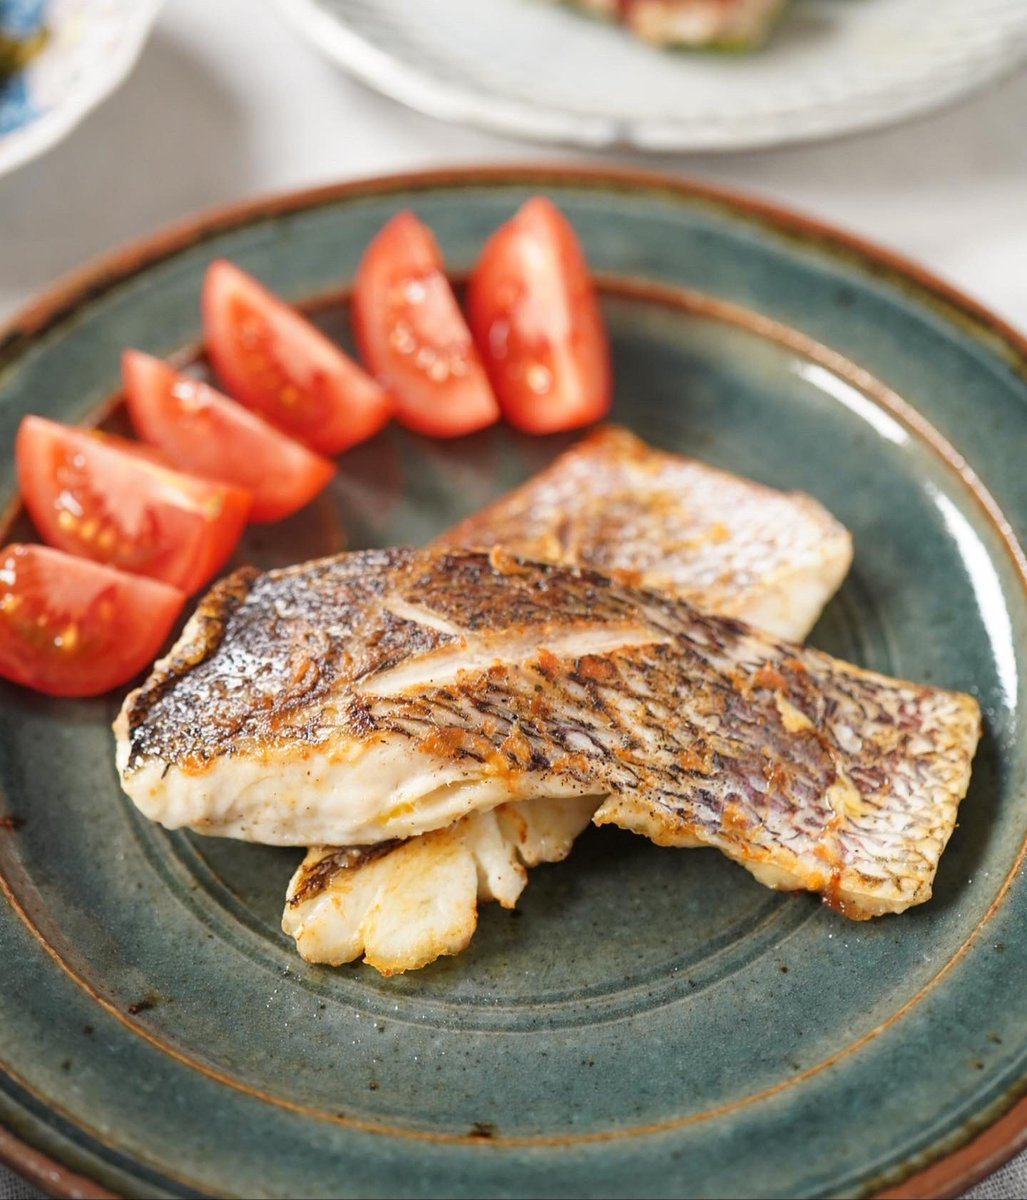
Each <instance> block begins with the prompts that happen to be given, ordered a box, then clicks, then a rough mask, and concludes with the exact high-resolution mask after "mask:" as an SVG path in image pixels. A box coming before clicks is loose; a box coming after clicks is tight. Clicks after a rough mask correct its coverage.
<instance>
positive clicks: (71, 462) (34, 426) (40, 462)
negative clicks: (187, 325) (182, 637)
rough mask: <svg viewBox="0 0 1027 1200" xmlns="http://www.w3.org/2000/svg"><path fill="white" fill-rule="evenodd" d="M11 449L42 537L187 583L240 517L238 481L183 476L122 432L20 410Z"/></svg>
mask: <svg viewBox="0 0 1027 1200" xmlns="http://www.w3.org/2000/svg"><path fill="white" fill-rule="evenodd" d="M15 452H16V456H17V461H18V480H19V482H20V484H21V494H22V499H23V500H24V501H25V507H26V508H27V509H28V511H29V516H30V517H31V518H32V520H33V522H34V523H35V526H36V528H37V529H38V530H39V532H40V534H41V535H42V537H43V540H44V541H46V542H48V543H49V544H50V545H51V546H56V547H57V548H58V549H60V550H67V551H68V552H69V553H70V554H78V555H81V556H82V557H83V558H91V559H95V560H96V561H97V562H104V563H109V564H110V565H111V566H114V567H117V568H119V569H120V570H123V571H129V572H131V573H132V574H133V575H149V576H151V577H152V578H154V579H162V580H163V581H164V582H165V583H170V584H172V585H173V586H175V587H178V588H181V589H182V590H183V591H185V592H192V591H195V590H196V589H197V588H199V587H201V586H202V585H203V584H204V583H206V582H207V581H208V580H209V579H210V578H211V577H212V576H213V575H214V574H215V573H216V572H217V571H218V570H219V569H220V568H221V567H222V566H223V565H224V563H225V561H226V560H227V558H228V557H229V555H230V554H231V553H232V551H233V550H234V549H235V545H236V543H237V542H238V540H239V535H240V534H241V533H242V530H243V527H244V526H245V524H246V517H247V514H248V513H249V509H250V494H249V492H247V491H246V490H245V489H243V488H238V487H233V486H231V485H229V484H224V483H212V482H210V481H208V480H206V479H196V478H195V477H193V476H192V475H183V474H182V473H181V472H180V471H174V470H172V469H171V468H170V467H167V466H163V465H162V464H161V463H160V462H158V461H156V457H157V456H156V455H155V454H154V452H153V451H152V450H150V449H148V448H147V447H144V446H136V445H135V443H133V442H128V441H125V440H124V439H123V438H116V437H111V436H110V435H108V434H102V433H96V432H93V431H91V430H87V429H74V428H71V427H70V426H67V425H59V424H58V423H57V422H56V421H46V420H44V419H43V418H42V417H26V418H25V419H24V420H23V421H22V423H21V427H20V428H19V430H18V438H17V443H16V449H15Z"/></svg>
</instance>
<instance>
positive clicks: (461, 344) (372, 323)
mask: <svg viewBox="0 0 1027 1200" xmlns="http://www.w3.org/2000/svg"><path fill="white" fill-rule="evenodd" d="M353 324H354V329H355V331H356V335H357V344H358V345H359V346H360V353H361V354H362V355H363V357H364V361H365V362H366V363H367V364H368V366H370V368H371V370H372V371H374V373H375V375H377V377H378V378H379V380H381V382H382V383H383V384H384V385H385V386H386V387H387V388H388V389H389V391H390V392H391V393H392V395H393V397H394V398H395V401H396V416H397V418H398V420H399V421H401V422H402V423H403V424H404V425H406V426H407V427H408V428H410V429H414V430H416V431H417V432H418V433H426V434H428V435H429V436H431V437H457V436H459V435H460V434H462V433H471V432H473V431H474V430H475V429H484V428H485V426H486V425H491V424H492V423H493V422H494V421H497V420H498V419H499V406H498V405H497V404H496V398H495V396H493V394H492V388H491V387H490V386H489V381H488V378H487V377H486V375H485V371H484V368H483V367H482V365H481V359H480V358H479V356H478V352H477V350H476V349H475V348H474V342H473V341H472V340H471V334H470V331H469V330H468V328H467V322H466V321H465V320H464V318H463V316H462V315H461V312H460V309H459V308H458V307H457V302H456V299H455V297H454V296H453V289H452V288H451V287H450V286H449V281H448V280H447V279H446V276H445V275H444V274H443V271H442V255H441V254H440V252H439V248H438V245H437V244H436V242H435V238H434V237H432V233H431V230H430V229H428V227H427V226H426V225H422V224H421V222H420V221H418V219H417V218H416V217H415V216H414V214H413V213H409V212H404V213H400V214H399V215H398V216H395V217H393V218H392V220H391V221H390V222H389V223H388V225H386V226H385V228H384V229H383V230H382V231H381V233H379V234H378V236H377V237H376V238H375V239H374V241H373V242H372V243H371V244H370V246H368V248H367V250H366V251H365V253H364V257H363V259H362V260H361V263H360V269H359V270H358V271H357V280H356V287H355V288H354V292H353Z"/></svg>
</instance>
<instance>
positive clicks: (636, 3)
mask: <svg viewBox="0 0 1027 1200" xmlns="http://www.w3.org/2000/svg"><path fill="white" fill-rule="evenodd" d="M569 3H571V4H572V5H574V6H576V7H577V8H581V9H584V10H585V11H586V12H590V13H594V14H595V15H597V16H600V17H606V18H609V19H611V20H614V21H619V22H620V23H621V24H622V25H623V26H624V27H625V28H627V29H629V30H631V32H632V33H634V34H637V35H638V36H639V37H641V38H644V39H645V40H646V41H648V42H655V43H656V44H657V45H661V46H680V47H684V48H689V49H710V50H751V49H752V48H753V47H755V46H758V45H760V44H761V43H762V42H764V41H765V40H766V38H767V36H768V34H769V33H770V31H771V29H772V28H773V26H774V23H775V22H776V20H777V18H778V17H779V15H780V14H781V12H782V11H783V9H784V7H785V4H786V3H787V0H569Z"/></svg>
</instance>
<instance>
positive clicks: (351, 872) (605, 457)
mask: <svg viewBox="0 0 1027 1200" xmlns="http://www.w3.org/2000/svg"><path fill="white" fill-rule="evenodd" d="M434 544H435V545H436V546H453V547H460V546H465V547H474V546H478V547H481V548H485V549H490V548H491V547H492V546H494V545H502V546H503V547H504V548H505V549H507V550H508V551H510V552H511V553H514V554H520V555H523V556H524V557H526V558H535V559H544V560H550V561H556V562H563V563H567V564H569V565H571V566H588V565H592V566H596V567H598V568H600V569H602V570H604V571H606V572H607V573H611V574H613V575H616V576H617V577H618V578H621V579H623V580H625V581H628V582H638V583H641V584H643V585H644V586H646V587H654V588H658V589H660V590H664V591H668V592H670V593H672V594H675V595H680V596H683V597H685V598H686V599H690V600H692V602H693V603H695V604H696V605H697V606H698V607H699V608H705V609H709V610H710V611H713V612H723V613H725V614H727V615H735V616H741V617H743V618H746V619H748V620H750V621H751V622H752V623H754V624H757V625H762V626H763V627H765V628H769V629H770V630H771V632H774V633H779V634H781V636H783V637H791V638H794V639H795V640H802V639H803V638H804V637H805V636H806V634H807V632H808V630H809V628H810V627H811V626H812V625H813V623H814V622H815V621H816V619H817V617H818V616H819V615H820V611H821V609H822V608H823V606H824V604H825V603H826V602H827V600H828V599H829V598H830V597H831V595H832V594H833V592H834V591H835V589H836V588H837V586H838V585H839V583H840V582H841V581H842V579H843V578H844V576H845V574H846V572H847V570H848V567H849V564H850V562H851V559H852V540H851V538H850V536H849V534H848V531H847V530H846V529H845V528H844V527H843V526H842V525H840V524H839V523H838V522H837V521H836V520H835V519H834V518H833V517H832V516H831V514H830V513H828V512H827V511H826V510H825V509H824V508H823V507H822V506H821V505H820V504H818V503H817V502H816V501H815V500H813V499H812V498H811V497H809V496H805V495H802V494H798V493H792V494H785V493H782V492H777V491H774V490H772V489H770V488H767V487H763V486H762V485H760V484H758V483H753V482H751V481H749V480H746V479H740V478H738V477H737V476H734V475H730V474H728V473H727V472H724V471H719V470H717V469H716V468H714V467H709V466H706V465H705V464H703V463H701V462H697V461H695V460H692V459H687V458H682V457H680V456H677V455H673V454H668V453H665V452H663V451H659V450H654V449H653V448H652V447H650V446H647V445H646V444H645V442H643V441H641V440H640V439H639V438H637V437H635V436H634V435H633V434H631V433H629V432H628V431H627V430H626V429H623V428H621V427H619V426H612V425H611V426H607V427H605V428H602V429H600V430H597V431H596V432H594V433H592V434H590V435H589V436H588V437H586V438H584V439H583V440H582V441H581V442H579V443H577V444H576V445H575V446H574V447H572V448H571V449H570V450H568V451H567V452H566V453H564V454H562V455H560V456H559V457H558V458H557V459H556V460H555V461H554V462H553V464H552V465H551V466H550V467H549V468H548V469H547V470H545V471H543V472H542V473H541V474H540V475H537V476H535V477H534V478H533V479H531V480H529V481H528V482H527V483H526V484H524V485H523V486H522V487H520V488H518V489H517V490H516V491H514V492H511V493H509V494H508V495H506V496H504V497H502V498H501V499H500V500H498V501H497V502H496V503H495V504H493V505H491V506H489V507H488V508H486V509H484V510H482V511H481V512H479V513H476V514H475V515H474V516H471V517H469V518H468V519H467V520H465V521H463V522H461V523H460V524H459V525H457V526H456V527H455V528H453V529H451V530H450V531H449V532H448V533H444V534H443V535H442V536H441V537H440V538H438V539H437V540H436V542H435V543H434ZM599 803H600V798H599V797H595V798H589V797H586V798H585V800H584V801H582V800H580V799H572V800H563V801H558V802H535V801H524V802H522V803H517V802H512V803H508V804H504V805H501V806H500V807H499V808H497V809H496V810H495V816H494V817H493V815H492V814H482V815H473V816H470V817H466V818H464V819H463V820H462V821H459V822H457V823H456V825H454V826H450V827H449V828H448V829H446V830H444V831H439V832H438V833H431V834H425V835H423V836H421V837H418V838H409V839H406V840H404V841H396V842H390V843H388V844H387V846H386V848H385V849H384V850H382V849H381V847H380V845H379V846H378V847H374V848H373V850H372V849H371V848H368V847H348V848H339V847H336V846H320V847H314V848H313V849H311V850H310V851H309V852H308V854H307V857H306V858H305V859H304V861H303V863H302V864H301V865H300V867H299V868H298V870H297V872H296V874H295V876H294V877H293V880H292V882H291V884H290V886H289V891H288V895H287V898H286V905H285V912H284V914H283V918H282V927H283V929H284V930H285V932H286V933H288V934H290V935H291V936H293V937H294V938H295V939H296V945H297V948H298V950H299V953H300V954H301V956H302V957H303V958H305V959H307V960H308V961H314V962H327V963H332V964H336V965H337V964H339V963H342V962H348V961H350V960H351V959H353V958H356V957H359V955H360V954H361V953H365V961H367V962H369V963H370V964H371V965H373V966H375V967H376V968H377V969H378V970H380V971H382V972H384V973H386V974H391V973H393V972H395V971H400V970H410V969H413V968H416V967H420V966H423V965H424V964H425V963H427V962H430V961H433V960H434V959H435V958H437V957H438V956H439V955H440V954H454V953H457V952H459V951H460V950H462V949H463V948H464V947H465V946H466V945H467V943H468V942H469V941H470V938H471V936H472V934H473V932H474V929H475V926H476V924H477V907H478V904H479V903H480V902H483V901H488V900H498V901H499V903H500V904H502V905H503V906H504V907H508V908H512V907H513V906H514V905H515V904H516V902H517V899H518V897H519V896H520V893H521V891H522V889H523V887H524V885H525V884H526V882H527V872H526V870H525V867H530V866H535V865H537V864H538V863H540V862H556V861H559V860H560V859H562V858H564V857H566V855H567V854H569V853H570V850H571V846H572V845H573V842H574V838H575V837H576V836H577V835H578V834H579V833H580V832H581V831H582V830H583V829H584V828H585V827H586V826H587V825H588V824H589V822H590V820H591V817H592V815H593V813H594V811H595V809H596V808H598V806H599ZM554 827H555V828H556V830H557V831H558V832H559V834H560V836H554ZM540 831H541V833H542V836H540ZM486 855H487V856H488V858H489V860H490V861H497V860H498V861H502V862H504V863H506V864H508V866H507V867H505V868H504V870H503V871H502V872H499V873H498V874H497V872H496V871H495V870H490V869H485V868H484V867H483V865H482V864H483V861H484V858H485V856H486ZM475 865H477V868H478V870H477V884H476V886H474V884H473V881H474V876H475V872H474V870H473V869H472V868H473V867H474V866H475ZM428 897H434V900H433V901H431V902H430V903H429V902H428V899H427V898H428ZM397 938H401V939H402V940H401V941H397Z"/></svg>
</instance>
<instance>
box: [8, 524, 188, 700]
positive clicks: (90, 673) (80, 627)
mask: <svg viewBox="0 0 1027 1200" xmlns="http://www.w3.org/2000/svg"><path fill="white" fill-rule="evenodd" d="M184 603H185V593H184V592H181V591H179V590H178V589H177V588H173V587H170V586H168V584H166V583H159V582H158V581H157V580H155V579H144V578H142V577H141V576H138V575H128V574H126V573H125V572H124V571H116V570H114V569H113V568H111V567H106V566H102V565H101V564H99V563H94V562H89V561H88V560H86V559H82V558H73V557H72V556H71V555H69V554H65V553H63V551H61V550H52V549H50V548H49V547H48V546H25V545H17V544H14V545H9V546H6V547H5V548H4V549H3V550H2V551H0V674H2V675H3V676H4V677H5V678H7V679H11V680H14V681H15V682H16V683H21V684H24V685H25V686H27V687H30V688H34V689H35V690H36V691H38V692H46V693H47V694H48V695H51V696H96V695H99V694H100V693H101V692H106V691H109V690H110V689H111V688H112V687H115V686H117V685H118V684H119V683H123V682H124V681H125V680H126V679H131V678H132V677H133V676H134V675H138V674H139V672H140V671H141V670H143V668H144V667H148V666H149V665H150V663H151V662H152V661H153V656H154V655H155V654H156V653H157V651H158V650H159V649H160V648H161V646H162V645H163V644H164V642H165V640H166V639H167V636H168V634H169V633H170V632H171V629H172V627H173V626H174V624H175V621H176V620H177V619H178V614H179V613H180V612H181V611H182V605H183V604H184Z"/></svg>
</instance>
